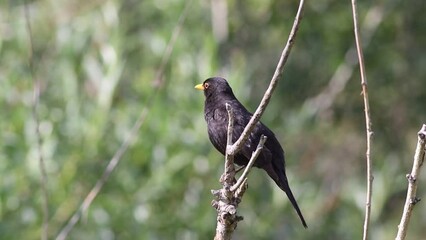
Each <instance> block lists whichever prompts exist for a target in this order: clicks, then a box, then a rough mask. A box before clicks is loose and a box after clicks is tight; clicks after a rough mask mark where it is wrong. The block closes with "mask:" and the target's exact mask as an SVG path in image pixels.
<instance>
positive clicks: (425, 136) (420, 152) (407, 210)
mask: <svg viewBox="0 0 426 240" xmlns="http://www.w3.org/2000/svg"><path fill="white" fill-rule="evenodd" d="M425 146H426V124H423V126H422V128H421V129H420V131H419V132H418V138H417V147H416V153H415V154H414V163H413V169H412V170H411V174H407V179H408V190H407V198H406V200H405V205H404V212H403V213H402V217H401V222H400V223H399V225H398V233H397V236H396V238H395V239H396V240H404V239H405V237H406V235H407V230H408V224H409V222H410V218H411V214H412V212H413V209H414V206H415V205H416V203H417V202H419V201H420V199H419V198H417V197H416V192H417V185H418V182H419V181H418V180H419V173H420V168H421V167H422V166H423V162H424V160H425Z"/></svg>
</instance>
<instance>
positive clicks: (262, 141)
mask: <svg viewBox="0 0 426 240" xmlns="http://www.w3.org/2000/svg"><path fill="white" fill-rule="evenodd" d="M267 138H268V137H266V136H264V135H262V136H261V137H260V141H259V144H258V145H257V148H256V151H254V153H253V154H252V155H251V158H250V161H249V163H248V164H247V166H246V168H245V169H244V172H243V174H241V176H240V178H239V179H238V181H237V183H235V184H234V186H232V187H231V191H235V190H237V188H239V187H240V186H241V184H242V183H243V182H244V181H247V175H248V174H249V172H250V169H251V168H252V166H253V164H254V162H255V161H256V159H257V157H258V156H259V154H260V152H261V151H262V149H263V145H264V144H265V141H266V139H267Z"/></svg>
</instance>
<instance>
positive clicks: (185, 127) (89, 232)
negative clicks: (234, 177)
mask: <svg viewBox="0 0 426 240" xmlns="http://www.w3.org/2000/svg"><path fill="white" fill-rule="evenodd" d="M185 3H186V1H182V0H175V1H134V0H124V1H117V0H108V1H82V0H77V1H65V0H59V1H57V0H56V1H53V0H46V1H28V3H27V4H28V9H29V20H30V23H31V29H32V35H31V36H30V35H29V32H28V30H27V27H26V21H25V11H24V5H23V2H21V1H4V2H1V3H0V23H1V24H0V106H1V108H2V116H1V117H0V137H1V141H0V236H1V239H38V238H39V236H40V231H41V225H42V219H43V214H42V210H41V202H42V199H41V196H42V193H41V188H40V173H39V172H40V171H39V165H38V159H37V154H36V153H37V151H38V150H37V147H36V137H35V130H34V129H35V123H34V119H33V117H32V114H31V104H32V88H33V80H34V79H32V77H31V74H30V68H29V65H28V63H29V59H30V56H31V55H32V56H33V59H34V69H35V78H36V79H39V80H40V81H41V82H42V84H41V96H40V103H39V108H38V115H39V118H40V131H41V138H42V153H43V156H44V158H45V161H46V167H47V172H48V185H47V187H48V191H49V212H50V215H49V224H50V228H49V238H54V237H56V235H57V234H58V232H59V231H60V229H61V228H62V227H63V226H64V225H65V223H66V222H67V221H68V219H69V218H70V216H71V215H72V214H73V213H74V212H75V211H76V209H77V208H78V206H79V205H80V204H81V202H82V200H83V199H84V197H85V196H86V195H87V194H88V192H89V191H90V189H91V188H92V187H93V185H94V184H95V182H96V181H97V180H98V179H99V177H100V176H101V174H102V172H103V169H104V168H105V166H106V165H107V163H108V161H109V159H111V157H112V156H113V155H114V153H115V152H116V151H117V149H118V148H119V146H120V145H121V143H122V141H123V140H124V139H125V138H126V137H127V135H128V134H129V132H130V129H131V127H132V125H133V124H134V122H135V120H136V119H137V118H138V116H139V114H140V112H141V111H142V109H143V108H144V106H146V105H147V103H148V99H149V98H150V96H151V95H152V93H153V91H155V89H156V88H157V87H158V86H159V89H160V90H159V94H158V95H157V96H156V97H155V98H154V101H153V104H152V106H151V107H150V109H149V113H148V117H147V119H146V120H145V122H144V124H143V126H142V128H141V129H140V131H139V134H138V137H137V140H135V141H134V142H133V143H132V145H131V147H130V148H129V149H128V151H127V152H126V154H125V155H124V157H123V159H122V161H121V162H120V164H119V165H118V167H117V169H115V171H114V172H113V174H112V175H111V177H110V179H109V180H108V182H107V184H106V185H105V186H104V188H103V189H102V191H101V192H100V194H99V195H98V196H97V198H96V199H95V201H94V202H93V204H92V205H91V207H90V208H89V210H88V212H87V213H85V214H84V215H83V218H82V219H81V221H80V222H79V223H78V224H77V225H76V226H75V228H74V229H73V230H72V231H71V234H70V236H69V237H70V239H135V238H136V239H209V238H212V237H213V234H214V231H215V219H216V215H215V211H214V209H213V208H212V207H211V206H210V202H211V199H212V195H211V194H210V189H214V188H219V187H220V186H219V183H218V179H219V176H220V174H221V172H222V170H223V157H222V156H220V155H219V154H218V153H217V152H216V151H215V150H214V149H213V147H212V146H211V145H210V143H209V141H208V138H207V133H206V126H205V123H204V119H203V101H204V97H203V96H202V93H201V92H198V91H196V90H194V89H193V86H194V85H195V84H196V83H200V82H202V81H203V80H204V79H206V78H208V77H210V76H214V75H222V76H224V77H226V78H227V79H229V81H230V84H231V86H232V87H233V89H234V91H235V93H236V95H237V97H238V98H239V99H240V100H241V101H242V102H243V103H244V104H245V105H247V106H249V109H250V110H252V111H254V109H255V108H256V106H257V104H258V102H259V100H260V98H261V96H262V95H263V92H264V90H265V89H266V86H267V84H268V82H269V80H270V78H271V76H272V74H273V71H274V68H275V66H276V63H277V61H278V57H279V54H280V52H281V49H282V48H283V46H284V43H285V41H286V38H287V35H288V31H289V30H290V27H291V25H292V23H293V17H294V15H295V12H296V7H297V5H296V4H297V3H296V2H295V1H276V0H270V1H255V0H252V1H242V0H234V1H228V5H227V6H228V18H227V19H226V20H227V24H228V27H229V35H228V38H226V39H225V40H224V41H218V40H217V38H216V37H215V35H214V33H213V32H212V27H211V26H212V22H211V21H212V20H211V11H212V9H211V5H210V1H193V3H192V4H193V6H191V9H190V14H189V15H188V17H187V19H186V21H185V23H184V25H183V26H182V31H181V33H180V35H179V38H178V39H177V41H176V44H175V47H174V49H173V53H172V55H171V58H170V61H169V62H168V64H167V66H166V68H165V72H164V77H163V79H162V80H160V81H158V80H157V81H154V80H155V75H156V71H157V69H158V68H159V65H160V63H161V59H162V56H163V53H164V51H165V49H166V47H167V44H168V41H169V39H170V37H171V34H172V32H173V29H174V28H175V27H176V23H177V22H178V19H179V17H180V15H181V13H182V10H183V9H184V5H185ZM349 4H350V3H349V2H348V1H346V2H345V1H308V2H307V6H306V9H305V14H304V19H303V21H302V25H301V29H300V34H299V35H298V38H297V40H296V44H295V48H294V50H293V52H292V54H291V55H290V59H289V62H288V65H287V66H286V69H285V72H284V77H283V79H282V80H281V82H280V84H279V86H278V89H277V90H276V92H275V95H274V96H273V98H272V101H271V103H270V105H269V107H268V109H267V111H266V114H265V116H264V117H263V118H262V121H263V122H264V123H266V124H267V125H268V126H270V127H271V128H272V129H274V131H275V132H276V134H277V136H278V138H279V139H280V140H281V142H282V143H283V145H284V148H285V150H286V156H287V171H288V176H289V180H290V185H291V186H292V189H293V191H294V193H295V195H296V198H297V199H298V202H299V204H300V206H301V209H302V211H303V212H304V214H305V217H306V219H307V222H308V225H309V229H308V230H304V229H303V228H302V226H301V225H300V223H299V220H298V218H297V216H296V214H295V213H294V212H293V210H292V208H291V206H290V204H289V202H288V200H287V198H286V197H285V196H284V194H283V193H282V192H281V191H280V190H279V189H278V188H277V187H276V186H275V185H274V184H273V183H272V182H270V181H269V180H268V178H267V177H266V175H265V174H264V173H263V172H261V171H259V170H255V171H252V173H251V175H250V177H249V190H248V192H247V193H246V195H245V197H244V200H243V202H242V204H241V205H240V206H241V208H240V209H239V212H240V214H241V215H243V216H244V217H245V220H244V221H243V222H241V223H240V224H239V226H238V229H237V231H236V233H235V235H236V239H283V238H286V239H359V238H360V237H361V235H362V224H363V217H364V205H365V189H366V180H365V161H364V159H365V154H364V153H365V130H364V128H365V127H364V124H365V123H364V112H363V103H362V97H361V96H360V94H359V93H360V91H361V88H360V80H359V74H358V68H357V67H355V68H354V72H353V74H352V76H351V78H350V80H349V81H348V83H347V84H346V86H345V88H344V89H343V90H342V91H341V92H339V93H338V95H337V96H336V99H335V101H334V102H333V103H332V105H331V107H330V108H328V109H327V110H324V111H321V112H318V113H315V114H312V112H310V111H308V109H307V108H306V103H307V102H308V100H309V99H312V98H313V97H315V96H317V95H318V94H319V93H321V92H322V91H323V89H324V88H325V87H326V86H327V84H328V82H329V80H330V78H331V76H332V75H333V73H334V72H335V71H336V69H337V67H338V66H339V64H341V63H342V62H343V61H345V53H346V52H347V51H348V49H349V48H350V47H351V46H353V42H354V40H353V31H352V18H351V12H350V5H349ZM374 4H378V5H377V6H376V5H371V3H366V2H365V3H364V2H362V3H360V4H359V10H360V17H361V19H363V18H364V16H365V14H366V12H367V11H368V10H369V9H370V8H373V7H378V8H380V9H382V10H383V11H384V18H383V22H381V24H380V25H379V27H378V29H377V31H376V32H375V33H374V34H373V36H372V39H371V42H369V43H368V44H365V46H364V47H365V59H366V66H367V74H368V82H369V91H370V105H371V111H372V118H373V130H374V132H375V136H374V139H373V150H372V159H373V161H374V163H373V167H374V176H375V181H374V185H373V187H374V189H373V190H374V192H373V203H372V206H373V211H372V223H371V237H372V238H373V239H391V238H392V237H394V236H395V234H396V230H397V224H398V222H399V218H400V215H401V213H402V206H403V202H404V198H405V189H406V185H407V182H406V180H405V174H406V173H407V172H408V171H409V170H410V168H411V163H412V156H413V154H414V147H415V141H416V132H417V130H418V129H419V128H420V126H421V124H422V123H424V121H425V119H426V114H425V112H424V107H425V104H424V103H425V102H426V91H425V89H426V88H425V87H424V81H422V80H423V79H425V78H426V70H425V68H424V66H425V63H426V52H425V48H424V43H425V41H426V39H425V36H426V34H425V28H424V27H423V25H422V24H421V23H424V22H425V21H426V19H425V18H426V15H425V14H423V13H424V11H425V10H426V9H425V5H424V4H423V2H421V1H412V2H410V3H408V2H404V1H396V0H395V1H387V2H380V3H374ZM30 39H32V41H33V44H34V52H33V53H31V49H30V47H29V46H30V44H29V42H30ZM425 178H426V177H425ZM425 178H422V179H421V180H420V182H419V184H420V187H419V190H418V194H419V197H422V195H423V194H424V192H425V186H426V182H425V180H424V179H425ZM265 186H266V187H265ZM413 218H414V219H412V223H411V225H410V229H409V235H408V237H409V238H410V239H420V238H421V237H422V236H425V234H426V232H425V229H424V228H422V226H423V225H424V223H425V221H424V219H425V218H426V211H425V207H424V204H423V203H422V202H420V203H419V204H418V205H417V206H416V208H415V213H414V215H413Z"/></svg>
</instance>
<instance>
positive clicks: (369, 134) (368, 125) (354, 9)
mask: <svg viewBox="0 0 426 240" xmlns="http://www.w3.org/2000/svg"><path fill="white" fill-rule="evenodd" d="M352 16H353V21H354V33H355V44H356V49H357V53H358V60H359V68H360V72H361V87H362V95H363V96H364V113H365V126H366V135H367V151H366V153H365V155H366V162H367V197H366V203H365V219H364V231H363V240H367V239H368V226H369V223H370V214H371V196H372V193H373V179H374V178H373V170H372V164H371V158H370V153H371V137H372V136H373V131H372V130H371V118H370V104H369V101H368V88H367V74H366V72H365V65H364V55H363V52H362V44H361V39H360V37H359V28H358V13H357V7H356V0H352Z"/></svg>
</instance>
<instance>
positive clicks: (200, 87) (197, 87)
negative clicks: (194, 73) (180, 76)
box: [194, 83, 204, 91]
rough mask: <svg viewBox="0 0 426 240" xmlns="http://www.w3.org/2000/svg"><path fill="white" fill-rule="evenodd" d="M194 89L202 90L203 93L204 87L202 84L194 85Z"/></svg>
mask: <svg viewBox="0 0 426 240" xmlns="http://www.w3.org/2000/svg"><path fill="white" fill-rule="evenodd" d="M194 88H195V89H198V90H203V91H204V86H203V84H202V83H200V84H197V85H195V87H194Z"/></svg>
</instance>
